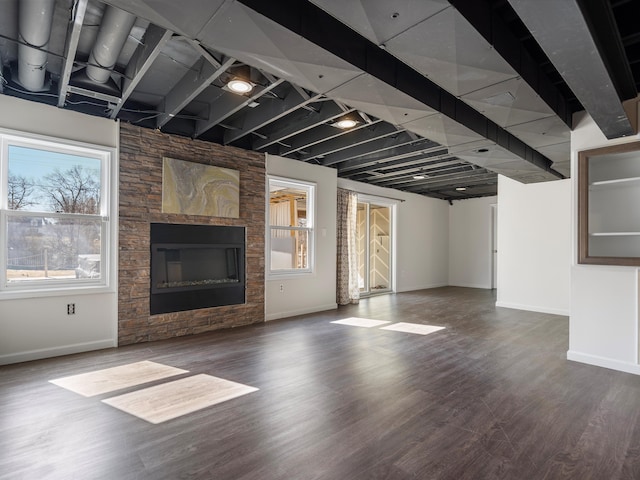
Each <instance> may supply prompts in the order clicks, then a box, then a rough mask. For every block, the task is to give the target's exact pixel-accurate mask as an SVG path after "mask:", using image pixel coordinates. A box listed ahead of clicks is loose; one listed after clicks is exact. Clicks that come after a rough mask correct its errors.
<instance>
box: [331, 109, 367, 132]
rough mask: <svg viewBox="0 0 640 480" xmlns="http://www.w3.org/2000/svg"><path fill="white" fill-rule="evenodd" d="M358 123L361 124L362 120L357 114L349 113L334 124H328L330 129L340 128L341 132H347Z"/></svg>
mask: <svg viewBox="0 0 640 480" xmlns="http://www.w3.org/2000/svg"><path fill="white" fill-rule="evenodd" d="M360 123H362V118H361V117H360V115H359V114H358V112H351V113H348V114H346V115H343V116H342V117H340V118H339V119H338V120H336V121H335V122H333V123H330V125H331V126H332V127H336V128H340V129H342V130H348V129H350V128H353V127H355V126H356V125H358V124H360Z"/></svg>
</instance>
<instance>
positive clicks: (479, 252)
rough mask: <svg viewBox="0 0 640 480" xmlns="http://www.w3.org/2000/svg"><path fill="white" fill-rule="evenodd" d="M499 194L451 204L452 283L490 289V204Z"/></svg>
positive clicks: (450, 262) (450, 283)
mask: <svg viewBox="0 0 640 480" xmlns="http://www.w3.org/2000/svg"><path fill="white" fill-rule="evenodd" d="M496 202H497V197H495V196H494V197H483V198H472V199H469V200H459V201H454V202H453V205H451V206H450V207H449V285H454V286H457V287H472V288H491V262H492V256H491V205H495V204H496Z"/></svg>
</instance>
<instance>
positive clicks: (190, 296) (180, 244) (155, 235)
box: [150, 224, 245, 315]
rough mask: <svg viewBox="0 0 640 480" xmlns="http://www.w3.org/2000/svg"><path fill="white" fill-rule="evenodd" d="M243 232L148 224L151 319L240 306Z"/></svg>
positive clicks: (224, 227)
mask: <svg viewBox="0 0 640 480" xmlns="http://www.w3.org/2000/svg"><path fill="white" fill-rule="evenodd" d="M244 238H245V232H244V227H228V226H209V225H172V224H151V292H150V293H151V294H150V311H151V314H152V315H154V314H158V313H168V312H177V311H184V310H194V309H197V308H207V307H216V306H222V305H234V304H240V303H244V302H245V259H244V254H245V253H244V250H245V243H244Z"/></svg>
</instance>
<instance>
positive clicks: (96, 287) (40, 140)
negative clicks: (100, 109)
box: [0, 128, 118, 300]
mask: <svg viewBox="0 0 640 480" xmlns="http://www.w3.org/2000/svg"><path fill="white" fill-rule="evenodd" d="M10 145H16V146H23V147H27V148H40V149H45V150H48V151H52V152H61V153H67V154H75V155H83V156H86V157H91V158H96V159H99V160H100V162H101V172H100V181H101V191H100V196H101V202H100V213H99V215H86V214H69V213H67V214H64V216H65V217H67V218H72V217H73V218H92V219H97V218H100V219H101V239H102V241H101V251H100V255H101V258H102V260H104V261H103V262H102V265H101V268H102V270H103V271H102V272H101V273H102V276H101V278H100V279H98V280H95V279H69V280H62V279H61V280H33V281H29V282H25V283H21V282H18V283H15V284H8V283H7V278H6V265H7V262H8V251H7V223H8V222H7V221H8V217H11V216H33V217H38V218H41V217H47V216H49V217H56V216H59V215H60V214H56V213H55V212H31V211H10V210H8V199H7V194H8V192H5V189H6V188H7V185H8V184H7V181H8V174H9V168H8V165H9V162H8V152H9V146H10ZM117 153H118V149H117V148H113V147H108V146H105V145H96V144H91V143H87V142H77V141H73V140H67V139H63V138H56V137H50V136H46V135H37V134H32V133H28V132H19V131H14V130H8V129H3V128H0V156H1V157H2V158H0V167H1V168H0V300H3V299H7V300H8V299H18V298H30V297H36V296H37V297H47V296H59V295H67V294H68V293H70V292H73V293H74V294H95V293H106V292H109V293H114V292H116V285H115V282H116V278H117V257H116V254H117V234H118V226H117V211H118V210H117V208H118V204H117V202H118V192H117V191H114V190H115V189H116V188H117V185H118V172H117V164H118V162H117V158H118V157H117Z"/></svg>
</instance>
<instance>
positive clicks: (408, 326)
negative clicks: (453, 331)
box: [380, 322, 445, 335]
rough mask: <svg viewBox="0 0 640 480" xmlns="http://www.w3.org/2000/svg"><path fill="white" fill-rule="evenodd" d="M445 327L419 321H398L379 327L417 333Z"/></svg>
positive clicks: (434, 330) (426, 333) (421, 333)
mask: <svg viewBox="0 0 640 480" xmlns="http://www.w3.org/2000/svg"><path fill="white" fill-rule="evenodd" d="M444 328H445V327H436V326H434V325H423V324H421V323H405V322H399V323H394V324H393V325H388V326H386V327H382V328H380V330H393V331H395V332H404V333H416V334H418V335H429V334H430V333H433V332H437V331H439V330H444Z"/></svg>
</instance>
